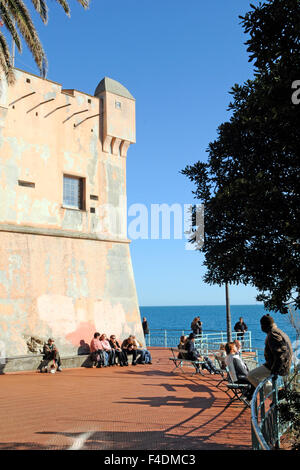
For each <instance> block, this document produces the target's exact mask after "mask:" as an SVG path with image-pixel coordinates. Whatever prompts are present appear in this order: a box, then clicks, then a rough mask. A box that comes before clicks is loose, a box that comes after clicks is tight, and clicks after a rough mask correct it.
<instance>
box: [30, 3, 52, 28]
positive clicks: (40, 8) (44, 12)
mask: <svg viewBox="0 0 300 470" xmlns="http://www.w3.org/2000/svg"><path fill="white" fill-rule="evenodd" d="M31 1H32V3H33V6H34V8H35V9H36V11H37V12H38V13H39V15H40V17H41V19H42V21H43V23H45V24H47V22H48V7H47V3H46V1H45V0H31Z"/></svg>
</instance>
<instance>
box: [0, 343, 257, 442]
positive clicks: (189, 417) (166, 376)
mask: <svg viewBox="0 0 300 470" xmlns="http://www.w3.org/2000/svg"><path fill="white" fill-rule="evenodd" d="M152 354H153V365H137V366H135V367H134V366H129V367H126V368H125V367H124V368H120V367H110V368H106V369H96V368H94V369H85V368H80V369H66V370H64V371H63V372H61V373H58V372H57V373H56V374H40V373H37V372H23V373H13V374H12V373H11V374H6V375H2V376H0V416H1V421H0V449H22V450H24V449H68V448H73V449H75V448H82V449H104V450H133V449H134V450H138V449H143V450H195V449H199V450H202V449H207V450H212V449H216V450H217V449H239V450H240V449H251V433H250V411H249V409H247V408H245V407H244V406H243V404H242V403H239V402H236V403H234V404H232V405H231V406H229V407H227V405H228V403H229V396H228V395H227V394H226V393H225V392H223V391H221V390H219V389H217V388H216V386H215V385H216V383H217V382H218V381H219V380H220V379H219V376H212V375H210V374H209V373H207V372H206V373H205V374H206V375H205V377H202V376H197V377H195V376H192V375H191V369H186V371H187V373H186V374H178V373H172V372H171V371H172V364H171V362H170V361H169V360H168V357H169V352H168V351H167V350H163V349H156V350H153V351H152Z"/></svg>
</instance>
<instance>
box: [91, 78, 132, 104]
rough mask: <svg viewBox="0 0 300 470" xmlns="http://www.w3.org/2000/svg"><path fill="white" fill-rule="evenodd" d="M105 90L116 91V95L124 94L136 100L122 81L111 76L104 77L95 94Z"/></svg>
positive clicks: (125, 96)
mask: <svg viewBox="0 0 300 470" xmlns="http://www.w3.org/2000/svg"><path fill="white" fill-rule="evenodd" d="M103 91H108V92H110V93H114V94H115V95H119V96H123V97H124V98H129V99H131V100H134V97H133V96H132V94H131V93H130V92H129V91H128V90H127V88H125V87H124V86H123V85H122V84H121V83H119V82H117V81H116V80H113V79H112V78H109V77H104V78H103V79H102V80H101V82H100V83H99V85H98V86H97V88H96V91H95V96H98V95H100V93H102V92H103Z"/></svg>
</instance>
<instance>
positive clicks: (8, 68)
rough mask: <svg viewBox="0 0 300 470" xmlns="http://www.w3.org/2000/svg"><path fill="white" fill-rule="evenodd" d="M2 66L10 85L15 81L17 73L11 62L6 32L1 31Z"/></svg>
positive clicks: (0, 51) (0, 55) (0, 66)
mask: <svg viewBox="0 0 300 470" xmlns="http://www.w3.org/2000/svg"><path fill="white" fill-rule="evenodd" d="M0 68H1V69H2V70H3V72H4V75H5V78H6V80H7V82H8V84H9V85H13V84H14V82H15V75H14V72H13V68H12V65H11V62H10V52H9V47H8V45H7V42H6V39H5V37H4V34H2V32H0Z"/></svg>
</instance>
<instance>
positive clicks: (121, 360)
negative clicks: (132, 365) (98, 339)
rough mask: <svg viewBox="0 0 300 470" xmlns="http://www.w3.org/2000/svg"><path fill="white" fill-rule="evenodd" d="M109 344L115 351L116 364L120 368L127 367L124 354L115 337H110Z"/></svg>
mask: <svg viewBox="0 0 300 470" xmlns="http://www.w3.org/2000/svg"><path fill="white" fill-rule="evenodd" d="M109 344H110V346H111V348H112V349H113V350H114V351H115V357H117V358H118V362H119V364H120V366H121V367H123V366H128V362H127V357H126V354H125V353H124V352H123V351H122V349H121V346H120V344H119V342H118V341H117V339H116V337H115V335H111V336H110V339H109Z"/></svg>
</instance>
